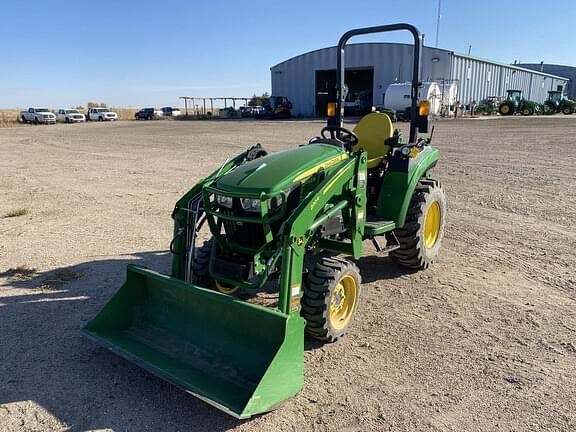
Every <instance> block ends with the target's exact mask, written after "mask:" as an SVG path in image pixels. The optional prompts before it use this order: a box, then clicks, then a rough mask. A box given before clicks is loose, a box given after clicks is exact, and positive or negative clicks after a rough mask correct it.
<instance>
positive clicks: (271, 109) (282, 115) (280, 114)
mask: <svg viewBox="0 0 576 432" xmlns="http://www.w3.org/2000/svg"><path fill="white" fill-rule="evenodd" d="M255 117H256V118H263V119H288V118H290V117H292V102H290V101H289V100H288V98H287V97H286V96H270V100H269V101H268V103H267V104H266V105H264V109H263V111H262V112H259V113H258V114H256V116H255Z"/></svg>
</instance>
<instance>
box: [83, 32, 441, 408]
mask: <svg viewBox="0 0 576 432" xmlns="http://www.w3.org/2000/svg"><path fill="white" fill-rule="evenodd" d="M398 30H405V31H408V32H410V33H411V34H412V36H413V38H414V56H413V77H412V91H411V95H412V96H411V110H410V115H411V123H410V136H409V140H408V141H406V142H405V141H404V140H403V139H402V134H401V133H400V132H399V131H398V130H396V131H395V130H393V127H392V123H391V121H390V118H389V117H388V116H387V115H386V114H383V113H378V112H374V113H370V114H368V115H366V116H365V117H363V118H362V119H361V121H360V122H359V123H358V124H357V125H356V127H355V128H354V130H349V129H346V128H344V123H343V116H344V100H345V99H344V98H345V91H344V88H345V87H344V49H345V46H346V44H347V42H348V40H349V39H350V38H352V37H354V36H357V35H364V34H372V33H380V32H390V31H398ZM421 43H422V37H421V35H420V33H419V32H418V30H417V29H416V28H415V27H413V26H411V25H409V24H394V25H387V26H377V27H369V28H362V29H356V30H351V31H349V32H347V33H345V34H344V35H343V36H342V38H341V39H340V41H339V43H338V57H337V83H338V88H337V102H336V110H335V113H334V116H333V117H330V118H329V119H328V125H327V126H326V127H324V128H323V129H322V131H321V133H320V135H319V136H317V137H315V138H312V139H311V140H310V141H309V142H307V143H300V146H297V147H295V148H293V149H291V150H286V151H283V152H278V153H274V154H267V153H266V151H265V150H264V149H263V148H262V147H261V146H260V145H257V146H254V147H251V148H249V149H248V150H246V151H244V152H242V153H240V154H239V155H237V156H236V157H234V158H232V159H231V160H228V161H227V162H225V163H224V164H223V165H222V166H221V167H220V168H219V169H217V170H216V171H214V172H213V173H212V174H210V175H208V176H207V177H206V178H204V179H203V180H201V181H200V183H198V184H197V185H196V186H194V187H193V188H192V189H190V191H189V192H188V193H186V194H185V195H184V196H183V197H182V198H181V199H180V200H179V201H178V202H177V203H176V206H175V208H174V211H173V213H172V218H173V219H174V239H173V240H172V242H171V245H170V250H171V252H172V256H173V259H172V271H171V275H169V276H168V275H163V274H160V273H157V272H155V271H153V270H149V269H147V268H144V267H140V266H134V265H130V266H128V270H127V280H126V282H125V284H124V285H123V286H122V287H121V288H120V290H119V291H118V292H117V293H116V294H115V295H114V296H113V297H112V299H111V300H110V301H109V302H108V304H106V306H105V307H104V308H103V310H102V311H101V312H100V313H99V314H98V315H97V316H96V318H95V319H93V320H92V321H90V322H89V323H88V324H87V325H86V326H85V328H84V332H85V334H86V335H87V336H89V337H90V338H91V339H93V340H94V341H96V342H97V343H99V344H101V345H103V346H104V347H107V348H109V349H110V350H112V351H113V352H115V353H117V354H118V355H120V356H122V357H124V358H126V359H128V360H130V361H132V362H134V363H136V364H137V365H139V366H141V367H143V368H145V369H147V370H148V371H150V372H152V373H154V374H156V375H158V376H160V377H162V378H164V379H166V380H167V381H169V382H171V383H174V384H176V385H178V386H180V387H181V388H183V389H184V390H185V391H186V392H188V393H190V394H192V395H195V396H197V397H198V398H200V399H202V400H204V401H205V402H207V403H209V404H212V405H214V406H215V407H217V408H219V409H221V410H222V411H224V412H226V413H228V414H230V415H233V416H235V417H237V418H247V417H250V416H252V415H255V414H259V413H263V412H266V411H269V410H272V409H274V408H275V407H277V406H278V404H280V403H281V402H283V401H284V400H286V399H288V398H290V397H293V396H294V395H296V394H297V393H298V392H299V391H300V390H301V389H302V387H303V385H304V334H305V332H306V333H307V334H308V335H310V336H311V337H313V338H316V339H318V340H320V341H324V342H332V341H335V340H337V339H338V338H340V337H341V336H343V335H344V334H345V333H346V332H347V331H348V329H349V328H350V325H351V323H352V321H353V317H354V315H355V313H356V311H357V309H358V305H359V297H360V294H361V290H362V285H361V274H360V270H359V268H358V266H357V264H356V263H355V260H358V259H360V258H361V257H362V255H363V249H364V245H365V243H364V242H365V241H368V242H371V243H372V244H373V245H374V247H375V249H376V251H377V253H378V254H379V255H387V254H389V255H390V256H391V258H392V259H393V260H394V261H395V262H396V263H398V264H399V265H401V266H404V267H406V268H408V269H416V270H421V269H426V268H427V267H428V266H430V264H431V263H432V262H433V261H434V260H435V259H436V258H437V256H438V253H439V249H440V246H441V243H442V239H443V236H444V225H445V217H446V213H445V212H446V210H445V206H446V200H445V196H444V191H443V189H442V186H441V184H440V182H439V181H438V180H436V179H434V178H432V177H431V176H430V171H431V169H432V168H433V167H434V166H435V165H436V163H437V162H438V159H439V151H438V150H437V149H436V148H434V147H433V146H432V145H431V141H432V136H431V135H430V136H426V137H424V136H421V135H420V134H421V133H427V132H428V111H429V103H428V101H426V100H424V101H422V102H421V103H418V94H419V88H420V81H419V80H420V52H421ZM203 224H207V226H208V227H209V231H210V239H209V240H207V241H205V242H204V243H203V244H202V245H200V244H199V240H198V233H199V231H200V229H201V227H202V226H203ZM204 227H206V225H204ZM241 291H242V292H241ZM262 291H265V292H266V293H272V294H273V298H272V301H271V302H270V298H269V297H266V299H267V301H268V303H267V304H266V302H264V303H262V302H259V301H257V299H258V298H259V297H258V295H257V294H258V293H259V292H262ZM260 298H261V297H260ZM343 343H350V342H343ZM350 367H353V365H350Z"/></svg>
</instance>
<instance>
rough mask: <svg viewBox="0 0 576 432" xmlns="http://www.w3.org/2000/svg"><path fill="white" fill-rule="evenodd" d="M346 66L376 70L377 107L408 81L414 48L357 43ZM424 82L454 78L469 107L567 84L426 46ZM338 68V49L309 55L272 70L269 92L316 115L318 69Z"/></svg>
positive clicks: (539, 94)
mask: <svg viewBox="0 0 576 432" xmlns="http://www.w3.org/2000/svg"><path fill="white" fill-rule="evenodd" d="M345 60H346V63H345V64H346V68H347V69H354V68H371V67H373V68H374V87H373V104H381V103H382V101H383V94H384V92H385V91H386V87H388V85H389V84H391V83H393V82H404V81H408V80H409V79H410V78H411V64H412V46H411V45H407V44H397V43H361V44H351V45H349V46H347V47H346V59H345ZM421 65H422V66H421V67H422V80H423V81H431V80H432V81H441V80H455V81H456V82H457V85H458V94H459V97H458V99H459V100H460V102H461V103H463V104H469V103H470V102H471V101H473V100H475V101H476V102H479V101H480V100H482V99H484V98H486V97H488V96H505V94H506V90H507V89H517V90H522V92H523V93H524V97H526V98H528V99H531V100H535V101H539V102H543V101H544V100H545V99H546V96H547V91H548V90H555V89H556V87H557V86H558V85H566V83H567V80H565V79H560V78H557V77H553V76H551V75H547V74H542V73H539V72H533V71H528V70H523V69H522V68H519V67H514V66H507V65H504V64H499V63H494V62H490V61H487V60H484V59H478V58H474V57H469V56H465V55H461V54H455V53H452V52H450V51H447V50H442V49H436V48H430V47H424V49H423V50H422V63H421ZM329 69H336V47H330V48H324V49H320V50H317V51H312V52H309V53H306V54H302V55H300V56H297V57H294V58H292V59H289V60H286V61H284V62H282V63H279V64H277V65H276V66H273V67H272V68H271V75H272V94H274V95H278V96H287V97H288V99H290V101H292V103H293V105H294V113H295V114H296V115H301V116H305V117H308V116H314V115H315V112H316V108H315V103H316V88H315V87H316V71H317V70H329Z"/></svg>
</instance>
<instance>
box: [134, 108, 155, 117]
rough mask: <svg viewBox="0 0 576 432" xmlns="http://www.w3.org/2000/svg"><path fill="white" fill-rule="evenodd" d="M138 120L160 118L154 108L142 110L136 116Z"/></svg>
mask: <svg viewBox="0 0 576 432" xmlns="http://www.w3.org/2000/svg"><path fill="white" fill-rule="evenodd" d="M134 118H135V119H136V120H153V119H155V118H158V114H157V113H156V110H155V109H154V108H142V109H141V110H140V111H138V112H137V113H136V114H134Z"/></svg>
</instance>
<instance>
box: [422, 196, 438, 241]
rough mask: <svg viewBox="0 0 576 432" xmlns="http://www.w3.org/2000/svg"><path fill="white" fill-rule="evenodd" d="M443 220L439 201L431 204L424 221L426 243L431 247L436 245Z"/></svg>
mask: <svg viewBox="0 0 576 432" xmlns="http://www.w3.org/2000/svg"><path fill="white" fill-rule="evenodd" d="M441 222H442V212H441V210H440V204H438V201H434V202H433V203H432V204H430V207H429V208H428V212H427V213H426V219H425V221H424V245H425V246H426V247H427V248H428V249H430V248H432V247H434V245H435V244H436V241H437V240H438V235H439V234H440V225H441Z"/></svg>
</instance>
